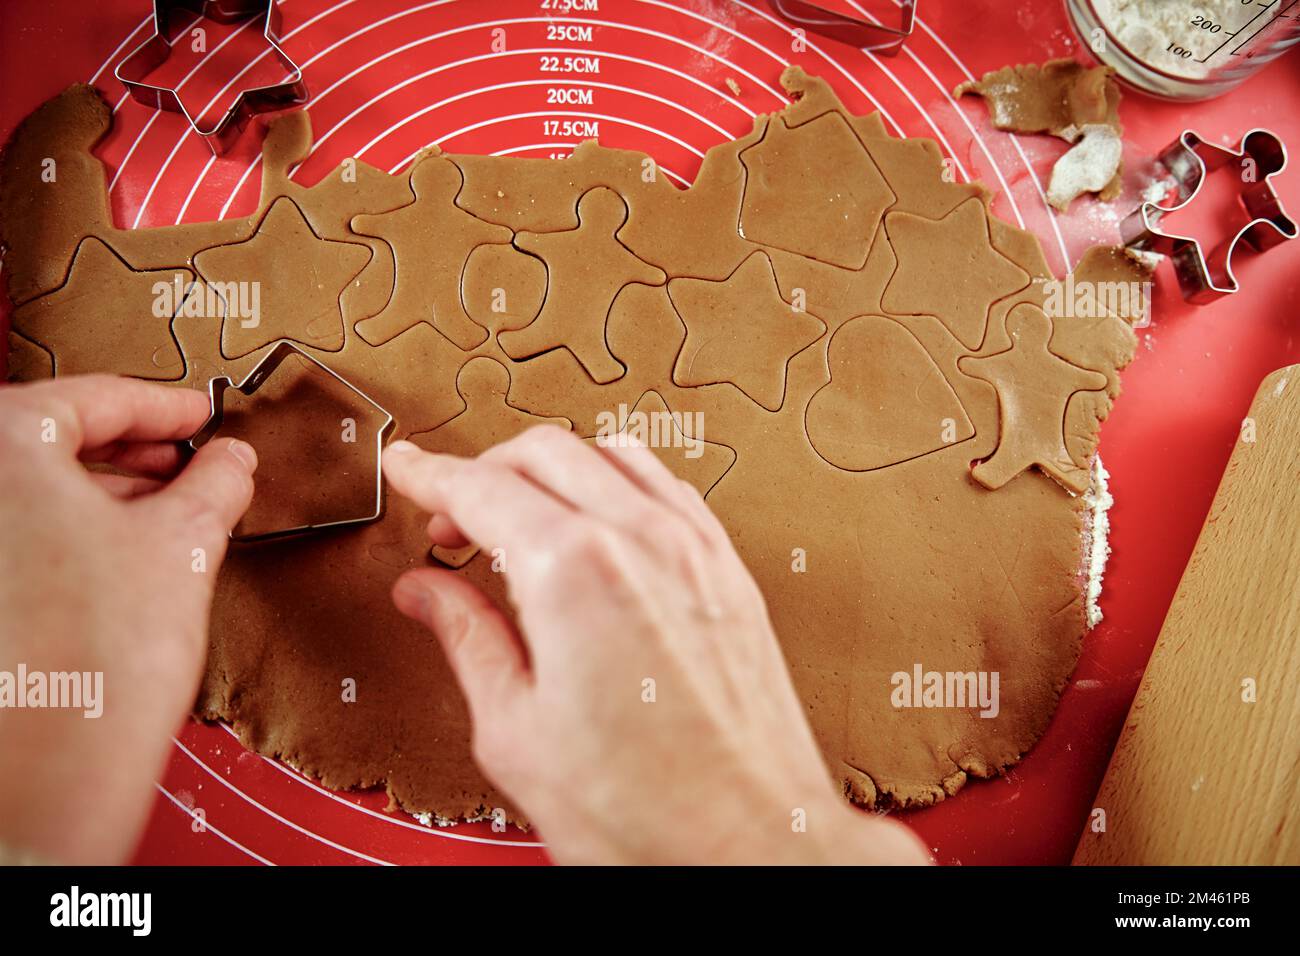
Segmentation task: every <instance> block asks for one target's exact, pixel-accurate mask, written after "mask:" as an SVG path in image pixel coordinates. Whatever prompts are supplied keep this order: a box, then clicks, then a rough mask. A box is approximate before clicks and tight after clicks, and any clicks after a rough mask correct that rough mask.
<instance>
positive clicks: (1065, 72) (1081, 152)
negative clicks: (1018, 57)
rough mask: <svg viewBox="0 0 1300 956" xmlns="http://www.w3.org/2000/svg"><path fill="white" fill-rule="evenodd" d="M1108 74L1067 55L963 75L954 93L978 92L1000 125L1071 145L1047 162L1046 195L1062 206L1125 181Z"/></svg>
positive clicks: (1107, 193) (1114, 86)
mask: <svg viewBox="0 0 1300 956" xmlns="http://www.w3.org/2000/svg"><path fill="white" fill-rule="evenodd" d="M1114 73H1115V71H1114V70H1112V69H1111V68H1110V67H1108V66H1095V67H1086V66H1084V65H1083V64H1081V63H1077V62H1075V61H1074V60H1071V59H1059V60H1048V61H1047V62H1046V63H1043V64H1041V65H1040V64H1037V63H1026V64H1021V65H1019V66H1006V67H1003V68H1002V69H1000V70H994V71H993V72H991V73H985V74H984V76H983V77H982V78H980V79H979V80H968V81H966V82H965V83H962V84H960V85H958V86H957V88H956V89H954V90H953V96H957V97H959V96H963V95H965V94H967V93H973V94H975V95H977V96H980V97H982V98H983V100H984V102H985V104H987V106H988V109H989V118H990V119H991V120H992V121H993V125H994V126H996V127H997V128H998V129H1000V130H1006V131H1008V132H1012V133H1047V134H1049V135H1051V136H1056V137H1058V138H1060V139H1063V140H1065V141H1066V142H1067V143H1072V144H1075V145H1074V148H1073V149H1071V150H1069V151H1068V152H1067V153H1065V155H1063V156H1062V157H1061V158H1060V159H1058V160H1057V161H1056V165H1055V166H1053V167H1052V177H1051V185H1050V187H1049V189H1048V194H1047V195H1048V201H1049V202H1051V204H1052V205H1053V206H1055V207H1056V208H1058V209H1060V210H1062V211H1064V210H1066V209H1068V208H1069V206H1070V203H1071V202H1073V201H1074V200H1075V199H1077V198H1078V197H1079V196H1081V195H1083V194H1084V193H1085V192H1091V193H1096V194H1097V196H1098V198H1100V199H1102V200H1103V201H1109V200H1111V199H1114V198H1115V197H1116V196H1118V195H1119V193H1120V189H1121V188H1122V186H1123V183H1122V180H1121V171H1122V168H1123V136H1124V128H1123V127H1122V126H1121V125H1120V121H1119V103H1120V98H1121V94H1120V88H1119V83H1117V82H1116V80H1115V75H1114Z"/></svg>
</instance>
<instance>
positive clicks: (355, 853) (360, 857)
mask: <svg viewBox="0 0 1300 956" xmlns="http://www.w3.org/2000/svg"><path fill="white" fill-rule="evenodd" d="M172 743H173V744H174V745H175V746H176V747H177V748H179V749H180V751H181V753H183V754H185V755H186V756H187V757H189V758H190V759H191V760H193V761H194V762H195V763H196V764H198V766H199V768H200V769H201V770H203V772H204V773H206V774H207V775H208V776H210V777H211V778H212V779H213V780H215V781H217V783H219V784H221V785H222V786H223V787H225V788H226V789H228V790H230V791H231V792H232V793H234V794H235V795H236V796H239V797H241V798H243V799H244V800H245V801H247V802H248V803H249V804H251V805H252V806H254V807H256V808H257V809H259V810H261V811H262V812H263V813H265V814H266V815H267V816H268V817H271V818H272V819H273V820H277V821H278V822H280V823H282V824H284V825H285V826H287V827H288V828H289V829H291V830H296V831H297V832H299V833H301V834H302V835H303V836H305V837H309V838H310V839H312V840H315V841H316V842H317V843H322V844H324V845H325V846H328V847H332V848H333V849H335V850H338V851H339V852H340V853H346V854H347V855H348V856H354V857H356V858H357V859H358V860H365V861H366V862H367V863H374V864H375V865H376V866H392V865H393V864H391V863H389V862H387V861H386V860H381V859H379V858H377V857H373V856H369V855H367V854H365V853H362V852H361V851H360V850H353V849H352V848H351V847H346V846H343V844H341V843H335V842H334V841H333V840H331V839H330V838H329V837H324V836H321V835H320V834H319V833H313V832H312V831H311V830H308V829H307V828H306V827H302V826H299V825H298V824H296V823H294V822H293V821H292V820H289V819H286V818H285V817H282V816H280V814H278V813H276V812H275V811H274V810H272V809H271V808H270V807H267V806H263V805H262V804H260V803H258V802H257V801H256V800H254V799H253V798H252V797H250V796H249V795H248V794H246V793H244V791H242V790H240V789H239V788H238V787H236V786H235V785H234V784H233V783H231V782H230V781H229V780H227V779H226V778H225V777H223V776H222V775H221V774H219V773H217V772H216V771H215V770H213V769H212V768H211V767H209V766H208V765H207V764H206V763H204V762H203V761H202V760H200V759H199V758H198V757H196V756H195V755H194V754H193V752H191V751H190V749H189V748H188V747H186V746H185V745H184V744H183V743H181V742H180V741H179V740H178V739H176V738H175V737H173V738H172Z"/></svg>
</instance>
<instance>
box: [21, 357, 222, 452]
mask: <svg viewBox="0 0 1300 956" xmlns="http://www.w3.org/2000/svg"><path fill="white" fill-rule="evenodd" d="M12 388H13V389H14V394H15V395H16V397H19V398H21V399H22V401H23V402H25V403H26V404H27V405H28V406H29V407H30V408H32V409H33V410H34V411H35V412H36V414H37V416H38V418H39V419H40V422H41V425H40V427H41V428H42V429H43V430H45V429H48V428H50V427H51V426H52V434H51V435H50V436H49V437H46V436H45V435H44V434H43V435H42V440H43V441H45V442H46V443H47V444H55V445H60V446H62V447H63V448H65V449H69V450H70V453H71V454H72V455H74V456H75V455H79V454H81V453H82V452H85V451H90V450H93V449H96V448H101V447H103V446H104V445H108V444H110V443H112V442H115V441H125V442H137V441H138V442H150V441H179V440H182V439H185V438H189V437H190V436H191V435H193V434H194V433H195V432H196V431H198V429H199V428H200V427H201V426H202V425H203V423H204V422H205V421H206V420H207V418H208V414H209V413H210V411H211V405H210V403H209V401H208V397H207V395H206V394H204V393H203V392H197V391H195V390H193V389H189V388H177V387H175V386H172V385H160V384H156V383H152V382H142V381H140V380H139V379H133V378H118V377H115V376H112V375H78V376H73V377H71V378H61V379H52V380H49V381H44V382H36V383H33V384H30V385H15V386H12Z"/></svg>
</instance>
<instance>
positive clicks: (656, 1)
mask: <svg viewBox="0 0 1300 956" xmlns="http://www.w3.org/2000/svg"><path fill="white" fill-rule="evenodd" d="M637 2H638V3H645V4H651V5H653V6H656V7H662V8H664V9H666V10H672V11H674V12H676V13H680V14H683V15H685V16H688V17H693V18H694V19H696V20H699V21H700V22H702V23H707V24H708V25H709V26H711V27H713V28H714V29H717V30H723V31H725V32H727V33H730V34H731V35H732V36H734V37H736V38H737V39H739V40H742V41H744V42H745V43H748V44H749V45H750V46H752V47H754V48H755V49H756V50H760V51H762V52H763V53H766V54H767V55H768V56H770V57H771V58H772V59H774V60H775V61H776V62H777V63H779V64H781V66H782V67H786V66H789V65H790V61H789V60H787V59H786V58H785V57H784V56H779V55H777V54H776V53H775V52H773V51H772V50H771V49H769V48H768V47H767V46H765V45H764V44H762V43H759V42H758V41H757V40H755V39H754V38H753V37H750V36H746V35H745V34H743V33H741V32H739V31H738V30H735V29H734V28H732V27H731V26H729V25H727V24H726V23H723V22H721V21H718V20H713V19H710V18H709V17H706V16H704V15H703V14H701V13H697V12H695V11H694V10H687V9H686V8H685V7H679V6H677V5H676V4H673V3H665V2H664V0H637ZM733 2H734V3H735V4H736V5H737V6H739V7H743V8H744V9H746V10H748V11H749V12H750V13H753V14H756V15H758V16H760V17H762V18H763V19H765V20H767V21H768V22H770V23H773V24H775V25H776V26H778V27H780V28H781V29H783V30H785V31H786V32H787V33H789V34H790V35H791V36H792V37H793V36H794V35H795V34H794V30H793V29H792V28H791V27H789V26H787V25H786V24H785V23H783V22H782V21H780V20H777V19H775V18H774V17H771V16H768V15H767V14H765V13H763V12H761V11H759V10H756V9H754V8H753V7H751V6H748V5H747V4H745V3H742V2H740V0H733ZM803 43H804V45H805V46H807V47H808V49H810V50H812V51H813V52H814V53H816V54H817V55H818V56H820V57H821V58H822V59H823V60H825V61H826V62H827V63H828V64H829V65H831V66H833V67H835V69H837V70H839V71H840V74H841V75H842V76H843V77H844V78H845V79H846V80H848V81H849V82H850V83H852V84H853V85H854V86H855V87H856V88H857V90H858V92H860V93H861V94H862V95H863V96H865V97H866V98H867V102H869V103H870V104H871V105H872V106H873V107H875V108H876V110H877V111H878V112H879V113H880V115H881V116H883V117H884V118H885V121H886V122H888V123H889V125H890V126H892V127H894V130H895V131H896V132H897V133H898V135H899V136H902V135H903V129H902V127H901V126H899V125H898V123H897V122H896V121H895V119H894V117H893V116H892V115H891V114H890V112H889V110H887V109H886V108H885V106H884V104H883V103H881V102H880V101H879V100H877V99H876V98H875V96H873V95H872V93H871V91H870V90H868V89H867V88H866V87H865V86H863V85H862V84H861V83H859V82H858V80H857V78H856V77H855V76H853V75H852V74H851V73H849V72H848V71H847V70H845V69H844V67H843V66H841V65H840V64H839V62H838V61H836V60H835V59H833V58H832V57H830V56H828V55H827V54H826V53H825V52H823V51H822V49H821V48H820V47H818V46H817V45H816V44H815V43H813V42H812V41H811V40H809V39H807V37H804V38H803ZM777 98H778V99H779V100H781V101H782V102H786V101H788V99H789V97H786V96H784V95H780V94H778V95H777Z"/></svg>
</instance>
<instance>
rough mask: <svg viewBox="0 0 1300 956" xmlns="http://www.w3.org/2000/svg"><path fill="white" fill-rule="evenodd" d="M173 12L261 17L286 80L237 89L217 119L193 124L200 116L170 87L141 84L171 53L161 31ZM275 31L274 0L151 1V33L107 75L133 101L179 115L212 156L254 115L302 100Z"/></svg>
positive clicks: (296, 73) (298, 75)
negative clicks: (117, 81) (201, 124)
mask: <svg viewBox="0 0 1300 956" xmlns="http://www.w3.org/2000/svg"><path fill="white" fill-rule="evenodd" d="M177 10H186V11H189V12H190V13H196V14H198V15H199V16H200V17H202V18H203V19H205V20H211V21H212V22H214V23H237V22H238V21H240V20H247V19H252V18H255V17H259V16H260V17H262V18H264V22H263V27H262V36H263V37H264V38H265V40H266V42H267V43H268V44H269V45H270V47H271V50H272V51H273V52H274V53H275V55H276V57H277V58H279V60H280V63H281V64H282V65H283V66H284V68H285V69H286V70H287V71H288V73H289V76H288V79H285V80H283V81H281V82H279V83H273V84H271V85H269V86H258V87H253V88H251V89H246V90H241V91H240V92H239V94H238V95H237V96H236V97H235V102H234V103H232V104H231V105H230V108H229V109H228V110H226V112H225V113H224V114H222V116H221V118H220V119H218V120H217V122H216V123H215V124H213V125H212V126H210V127H208V128H207V129H204V128H203V127H202V126H200V125H199V120H200V119H202V116H194V115H192V114H191V113H190V111H189V110H188V109H186V108H185V104H184V103H183V102H182V101H181V98H180V95H179V94H178V93H177V91H176V88H175V87H168V86H156V85H154V84H152V83H146V82H145V79H144V78H145V77H146V76H148V75H149V74H150V73H151V72H152V71H153V70H155V69H156V68H157V67H158V66H160V65H161V64H162V63H163V61H165V60H166V59H167V57H168V56H170V55H171V49H172V48H171V44H170V43H168V42H167V29H168V26H169V24H170V23H171V17H172V14H173V13H174V12H176V11H177ZM279 31H280V9H279V7H278V6H276V3H275V0H154V5H153V36H151V37H149V38H148V39H147V40H145V41H144V42H143V43H141V44H140V45H139V46H137V47H136V48H135V49H134V50H132V51H131V52H130V53H128V54H127V55H126V58H125V59H124V60H122V62H121V63H119V64H118V65H117V68H116V69H115V70H114V71H113V75H114V76H116V77H117V78H118V80H120V81H121V83H122V85H123V86H125V87H126V88H127V90H128V91H129V92H130V94H131V98H132V99H134V100H135V101H136V102H138V103H143V104H144V105H145V106H149V107H152V108H154V109H159V110H167V111H168V112H171V113H180V114H181V115H182V116H184V117H185V119H186V121H187V122H188V123H189V124H190V128H191V129H192V130H194V132H195V133H197V134H198V135H199V136H200V137H202V139H203V141H204V142H205V143H207V144H208V148H209V149H211V150H212V153H213V155H216V156H219V155H221V154H222V153H224V152H225V151H226V150H228V149H229V148H230V147H231V145H232V144H233V143H234V142H235V140H236V139H237V138H238V136H239V134H240V133H241V132H242V131H243V129H244V127H246V126H247V125H248V121H249V120H250V119H251V118H252V117H253V115H254V114H256V113H265V112H268V111H270V110H278V109H284V108H286V107H289V106H297V105H300V104H302V103H305V102H307V97H308V93H307V84H306V83H305V82H304V81H303V78H302V70H301V69H299V68H298V65H297V64H296V63H294V61H293V60H291V59H290V58H289V56H288V54H286V53H285V52H284V50H282V49H281V48H280V44H279V43H278V42H277V38H278V35H279Z"/></svg>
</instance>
